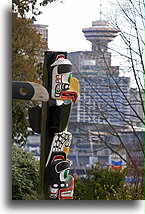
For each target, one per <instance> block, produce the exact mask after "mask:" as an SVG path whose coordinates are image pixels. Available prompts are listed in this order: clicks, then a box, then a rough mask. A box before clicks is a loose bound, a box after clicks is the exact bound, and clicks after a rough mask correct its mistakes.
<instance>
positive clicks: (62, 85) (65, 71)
mask: <svg viewBox="0 0 145 214" xmlns="http://www.w3.org/2000/svg"><path fill="white" fill-rule="evenodd" d="M44 61H45V62H44V80H43V83H44V87H45V88H46V89H47V90H48V93H49V102H47V103H45V104H44V105H43V107H42V118H43V119H44V120H43V122H41V124H42V126H43V127H41V136H42V138H41V148H43V149H42V150H41V158H40V161H41V166H42V172H41V175H43V176H42V178H41V181H42V186H43V187H44V189H43V190H44V193H45V194H44V195H45V198H46V199H47V197H48V195H49V197H50V198H51V199H59V200H60V199H73V190H74V178H73V177H72V176H71V175H69V169H70V161H69V160H68V159H67V157H68V153H69V148H70V144H71V141H72V135H71V133H70V132H68V130H67V127H68V123H69V118H70V113H71V108H72V103H76V102H77V99H78V95H79V82H78V80H77V79H76V78H74V77H72V64H71V62H70V61H69V60H68V59H67V53H66V52H51V51H48V52H45V60H44ZM45 115H47V118H46V117H45ZM44 151H45V152H44ZM44 157H45V158H44ZM44 165H45V166H44ZM43 166H44V167H43Z"/></svg>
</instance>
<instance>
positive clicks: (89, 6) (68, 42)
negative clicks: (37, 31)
mask: <svg viewBox="0 0 145 214" xmlns="http://www.w3.org/2000/svg"><path fill="white" fill-rule="evenodd" d="M100 2H101V4H102V7H101V8H102V14H103V13H104V14H105V11H106V8H108V7H109V5H110V4H109V1H107V0H102V1H99V0H98V1H97V0H89V1H84V0H63V3H60V2H57V3H56V2H54V3H51V4H48V5H47V6H46V7H44V8H43V10H42V15H40V16H38V17H36V18H37V21H36V22H35V23H39V24H46V25H48V26H49V27H48V46H49V48H50V49H51V50H54V51H59V50H61V51H67V52H71V51H79V50H83V51H84V50H90V49H91V43H90V42H89V41H87V40H86V38H85V37H84V34H83V33H82V28H86V27H91V25H92V21H95V20H97V19H99V17H100V13H99V12H100ZM102 18H103V16H102Z"/></svg>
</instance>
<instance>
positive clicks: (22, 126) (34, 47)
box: [12, 13, 47, 143]
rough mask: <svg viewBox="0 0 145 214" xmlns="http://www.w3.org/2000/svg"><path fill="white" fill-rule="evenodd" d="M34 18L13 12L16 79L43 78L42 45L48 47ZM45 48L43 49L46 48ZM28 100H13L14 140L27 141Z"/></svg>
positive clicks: (13, 75) (14, 70) (36, 79)
mask: <svg viewBox="0 0 145 214" xmlns="http://www.w3.org/2000/svg"><path fill="white" fill-rule="evenodd" d="M31 25H32V20H28V19H26V18H20V17H19V16H18V14H16V13H13V14H12V77H13V80H15V81H34V82H38V83H39V81H40V80H41V78H40V77H41V76H42V69H41V70H40V65H39V56H41V55H42V51H41V50H42V47H43V48H44V49H46V48H47V44H46V42H44V41H42V40H41V37H40V35H39V34H38V33H37V32H36V30H35V29H33V28H32V27H31ZM44 49H43V50H44ZM27 109H28V102H23V101H21V102H20V101H13V106H12V116H13V126H12V128H13V134H12V137H13V142H15V143H25V141H26V139H27V136H28V134H29V132H28V131H27V127H28V125H29V123H28V120H27V118H28V113H27Z"/></svg>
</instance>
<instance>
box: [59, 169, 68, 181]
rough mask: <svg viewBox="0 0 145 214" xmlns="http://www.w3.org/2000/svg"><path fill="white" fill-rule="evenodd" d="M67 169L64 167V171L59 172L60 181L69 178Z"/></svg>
mask: <svg viewBox="0 0 145 214" xmlns="http://www.w3.org/2000/svg"><path fill="white" fill-rule="evenodd" d="M68 174H69V169H66V170H64V171H62V172H61V173H60V180H61V181H66V180H68V179H69V175H68Z"/></svg>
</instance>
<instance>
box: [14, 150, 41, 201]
mask: <svg viewBox="0 0 145 214" xmlns="http://www.w3.org/2000/svg"><path fill="white" fill-rule="evenodd" d="M38 178H39V175H38V162H37V161H36V159H35V158H34V157H33V156H32V155H31V154H30V153H28V152H26V151H24V150H23V149H22V148H18V147H17V146H13V147H12V199H13V200H35V199H36V196H37V193H38Z"/></svg>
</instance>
